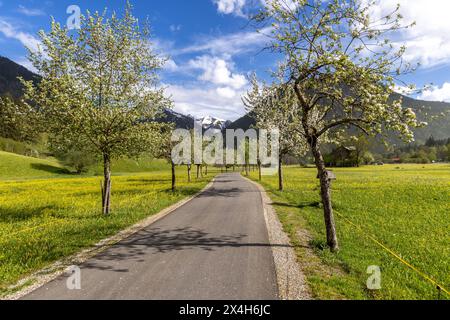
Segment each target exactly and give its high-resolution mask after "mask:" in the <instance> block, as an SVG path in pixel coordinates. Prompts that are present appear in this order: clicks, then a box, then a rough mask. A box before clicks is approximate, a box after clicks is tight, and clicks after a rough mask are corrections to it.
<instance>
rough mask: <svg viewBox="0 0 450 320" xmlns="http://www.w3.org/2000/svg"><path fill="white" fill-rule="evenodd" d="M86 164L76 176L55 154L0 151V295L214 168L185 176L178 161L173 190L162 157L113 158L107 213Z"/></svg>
mask: <svg viewBox="0 0 450 320" xmlns="http://www.w3.org/2000/svg"><path fill="white" fill-rule="evenodd" d="M90 171H91V173H89V174H86V175H83V176H76V175H73V174H71V173H70V171H68V170H67V169H66V168H64V167H62V166H61V165H59V164H58V162H56V161H54V160H53V159H47V160H41V159H34V158H28V157H23V156H18V155H15V154H9V153H4V152H1V153H0V248H1V250H0V296H1V295H4V294H7V293H9V289H8V287H9V286H11V285H13V284H15V283H16V282H17V281H18V280H19V279H21V278H23V277H24V276H26V275H29V274H31V273H32V272H34V271H36V270H39V269H40V268H43V267H45V266H47V265H49V264H51V263H52V262H55V261H57V260H58V259H61V258H63V257H67V256H70V255H72V254H75V253H77V252H79V251H81V250H82V249H84V248H88V247H90V246H92V245H94V244H95V243H97V242H98V241H100V240H102V239H104V238H107V237H109V236H111V235H114V234H115V233H117V232H118V231H120V230H122V229H124V228H126V227H128V226H131V225H133V224H135V223H137V222H139V221H140V220H143V219H145V218H146V217H148V216H150V215H153V214H156V213H158V212H159V211H161V210H162V209H163V208H165V207H168V206H170V205H172V204H174V203H176V202H178V201H180V200H182V199H183V198H186V197H188V196H191V195H193V194H195V193H197V192H198V191H200V190H201V189H202V188H203V187H205V186H206V184H207V183H208V182H209V181H210V180H211V179H212V178H213V176H214V174H215V173H214V171H212V172H211V170H210V174H209V175H208V177H205V178H202V179H198V180H197V179H195V177H193V180H192V182H191V183H188V182H187V174H186V168H185V167H179V168H177V185H178V189H177V191H176V192H172V191H171V174H170V168H169V166H168V165H167V164H166V162H164V161H159V160H155V161H150V160H140V161H136V160H120V161H117V162H116V163H115V164H114V166H113V173H114V177H113V189H112V215H111V216H108V217H104V216H102V215H101V193H100V181H101V179H102V178H101V177H100V176H97V174H99V173H100V171H101V170H100V169H99V168H92V169H91V170H90Z"/></svg>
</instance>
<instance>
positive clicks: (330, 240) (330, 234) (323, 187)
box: [310, 138, 339, 252]
mask: <svg viewBox="0 0 450 320" xmlns="http://www.w3.org/2000/svg"><path fill="white" fill-rule="evenodd" d="M310 140H311V141H310V146H311V151H312V153H313V155H314V160H315V163H316V167H317V171H318V174H319V179H320V195H321V197H322V203H323V211H324V218H325V227H326V230H327V244H328V246H329V247H330V249H331V251H332V252H337V251H339V243H338V239H337V235H336V225H335V222H334V215H333V206H332V203H331V180H330V179H329V178H328V173H327V170H326V168H325V162H324V160H323V156H322V152H321V151H320V148H319V145H318V143H317V139H316V138H311V139H310Z"/></svg>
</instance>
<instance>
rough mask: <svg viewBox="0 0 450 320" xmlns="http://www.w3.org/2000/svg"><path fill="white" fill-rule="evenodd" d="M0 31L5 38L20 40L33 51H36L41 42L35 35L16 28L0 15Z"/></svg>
mask: <svg viewBox="0 0 450 320" xmlns="http://www.w3.org/2000/svg"><path fill="white" fill-rule="evenodd" d="M0 33H2V34H3V35H4V36H5V37H7V38H10V39H15V40H18V41H20V42H21V43H22V44H23V45H24V46H25V47H27V48H29V49H30V50H33V51H37V50H38V49H39V45H40V43H41V42H40V41H39V39H37V38H36V37H35V36H33V35H31V34H29V33H26V32H23V31H20V30H18V29H17V28H15V27H14V26H13V24H12V23H10V22H9V21H7V19H5V18H2V17H0Z"/></svg>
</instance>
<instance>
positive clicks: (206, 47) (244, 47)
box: [172, 28, 270, 56]
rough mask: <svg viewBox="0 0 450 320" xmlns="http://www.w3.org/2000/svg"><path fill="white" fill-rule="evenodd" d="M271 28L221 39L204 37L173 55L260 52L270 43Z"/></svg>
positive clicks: (230, 35)
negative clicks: (268, 35)
mask: <svg viewBox="0 0 450 320" xmlns="http://www.w3.org/2000/svg"><path fill="white" fill-rule="evenodd" d="M269 30H270V28H266V29H263V30H261V32H254V31H248V32H238V33H233V34H229V35H225V36H221V37H203V38H202V39H200V40H199V41H197V42H196V43H194V44H193V45H191V46H188V47H185V48H182V49H179V50H174V51H173V53H172V54H173V55H183V54H188V53H196V52H209V53H211V54H212V55H224V54H226V55H230V56H231V55H237V54H242V53H246V52H252V51H259V50H261V47H262V46H263V45H264V44H265V43H267V42H268V40H269V39H268V37H267V36H266V34H268V33H269Z"/></svg>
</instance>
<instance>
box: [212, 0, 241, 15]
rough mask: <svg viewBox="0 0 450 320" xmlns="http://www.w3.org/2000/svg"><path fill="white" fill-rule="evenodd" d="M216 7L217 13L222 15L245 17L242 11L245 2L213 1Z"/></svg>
mask: <svg viewBox="0 0 450 320" xmlns="http://www.w3.org/2000/svg"><path fill="white" fill-rule="evenodd" d="M213 1H214V3H215V4H216V5H217V11H219V12H220V13H223V14H234V15H236V16H240V17H245V15H244V13H243V12H242V9H243V8H244V6H245V4H246V0H213Z"/></svg>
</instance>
